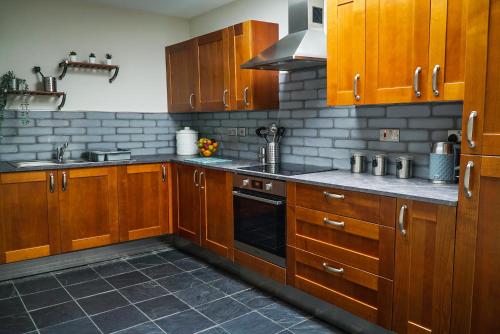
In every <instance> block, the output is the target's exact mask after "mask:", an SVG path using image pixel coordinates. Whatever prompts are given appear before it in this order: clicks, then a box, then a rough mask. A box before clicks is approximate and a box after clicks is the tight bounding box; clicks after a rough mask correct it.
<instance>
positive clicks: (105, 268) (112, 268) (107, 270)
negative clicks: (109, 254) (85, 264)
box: [91, 260, 136, 277]
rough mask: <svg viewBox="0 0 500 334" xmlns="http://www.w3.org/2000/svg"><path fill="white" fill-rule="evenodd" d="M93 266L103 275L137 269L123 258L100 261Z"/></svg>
mask: <svg viewBox="0 0 500 334" xmlns="http://www.w3.org/2000/svg"><path fill="white" fill-rule="evenodd" d="M91 267H92V269H94V270H95V271H96V272H97V273H98V274H99V275H101V276H102V277H109V276H114V275H119V274H124V273H128V272H130V271H134V270H136V269H135V268H134V267H133V266H132V265H131V264H130V263H128V262H126V261H123V260H113V261H109V262H104V263H98V264H95V265H93V266H91Z"/></svg>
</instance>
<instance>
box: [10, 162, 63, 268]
mask: <svg viewBox="0 0 500 334" xmlns="http://www.w3.org/2000/svg"><path fill="white" fill-rule="evenodd" d="M56 179H57V172H52V171H50V172H45V171H42V172H28V173H4V174H0V263H9V262H15V261H20V260H26V259H32V258H37V257H41V256H47V255H52V254H57V253H60V250H61V247H60V234H59V206H58V193H57V187H56V184H55V183H56ZM51 180H52V181H53V182H52V184H53V186H51Z"/></svg>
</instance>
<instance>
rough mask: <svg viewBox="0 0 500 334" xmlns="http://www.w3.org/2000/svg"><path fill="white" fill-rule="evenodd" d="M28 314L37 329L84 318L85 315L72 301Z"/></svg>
mask: <svg viewBox="0 0 500 334" xmlns="http://www.w3.org/2000/svg"><path fill="white" fill-rule="evenodd" d="M30 314H31V316H32V317H33V320H34V321H35V323H36V325H37V327H38V328H44V327H49V326H53V325H56V324H59V323H62V322H66V321H70V320H75V319H78V318H82V317H84V316H85V313H83V311H82V310H81V309H80V307H79V306H78V305H77V304H76V303H75V302H74V301H71V302H67V303H63V304H59V305H54V306H50V307H45V308H41V309H38V310H35V311H32V312H30Z"/></svg>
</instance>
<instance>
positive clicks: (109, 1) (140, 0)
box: [89, 0, 236, 19]
mask: <svg viewBox="0 0 500 334" xmlns="http://www.w3.org/2000/svg"><path fill="white" fill-rule="evenodd" d="M89 1H92V2H97V3H102V4H106V5H111V6H116V7H122V8H128V9H137V10H142V11H146V12H153V13H159V14H165V15H169V16H176V17H182V18H186V19H190V18H193V17H195V16H198V15H200V14H203V13H206V12H208V11H210V10H212V9H214V8H217V7H220V6H223V5H226V4H228V3H230V2H233V1H236V0H89Z"/></svg>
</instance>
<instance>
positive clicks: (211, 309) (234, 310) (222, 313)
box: [196, 297, 252, 324]
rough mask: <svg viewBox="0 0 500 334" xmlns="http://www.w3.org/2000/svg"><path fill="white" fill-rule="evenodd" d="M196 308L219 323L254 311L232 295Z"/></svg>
mask: <svg viewBox="0 0 500 334" xmlns="http://www.w3.org/2000/svg"><path fill="white" fill-rule="evenodd" d="M196 310H197V311H198V312H200V313H202V314H203V315H205V316H206V317H207V318H209V319H210V320H212V321H215V322H216V323H218V324H220V323H223V322H226V321H228V320H231V319H234V318H237V317H239V316H242V315H243V314H246V313H249V312H251V311H252V310H251V309H249V308H248V307H246V306H245V305H243V304H241V303H240V302H237V301H236V300H234V299H232V298H231V297H226V298H222V299H218V300H216V301H213V302H211V303H207V304H204V305H201V306H198V307H197V308H196Z"/></svg>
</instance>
